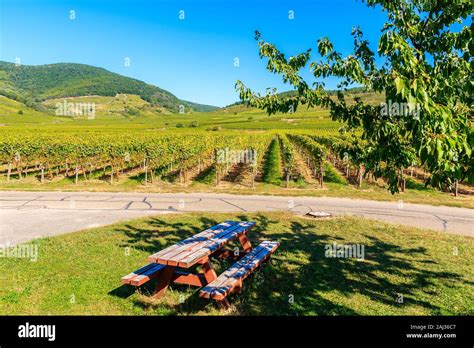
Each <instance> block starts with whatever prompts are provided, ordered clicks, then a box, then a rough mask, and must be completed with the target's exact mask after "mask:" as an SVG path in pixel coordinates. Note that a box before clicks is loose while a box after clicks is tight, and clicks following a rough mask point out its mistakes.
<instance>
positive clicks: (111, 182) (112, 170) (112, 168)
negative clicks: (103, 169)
mask: <svg viewBox="0 0 474 348" xmlns="http://www.w3.org/2000/svg"><path fill="white" fill-rule="evenodd" d="M110 170H111V172H110V184H111V185H112V184H113V183H114V166H110Z"/></svg>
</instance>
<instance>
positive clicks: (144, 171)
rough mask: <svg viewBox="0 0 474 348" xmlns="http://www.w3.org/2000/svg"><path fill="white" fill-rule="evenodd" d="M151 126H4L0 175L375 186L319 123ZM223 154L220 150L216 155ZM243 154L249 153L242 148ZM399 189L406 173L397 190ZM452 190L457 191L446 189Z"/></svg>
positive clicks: (418, 171)
mask: <svg viewBox="0 0 474 348" xmlns="http://www.w3.org/2000/svg"><path fill="white" fill-rule="evenodd" d="M314 134H315V132H311V133H305V132H304V131H299V132H289V133H288V132H284V131H273V132H271V131H266V132H254V131H247V132H243V131H241V132H234V131H223V132H204V131H196V132H192V133H191V132H173V133H171V132H153V131H144V130H137V129H135V130H133V131H129V132H123V131H121V130H119V129H115V130H110V131H103V130H101V131H93V130H90V131H68V132H60V136H59V135H58V132H56V131H53V130H47V129H46V130H41V131H31V130H21V131H19V130H15V131H14V132H13V131H4V132H3V133H2V138H1V140H0V175H1V177H2V179H1V180H2V181H1V182H2V183H3V184H8V183H13V182H16V183H21V182H25V180H29V182H31V181H33V182H36V183H37V184H40V185H42V184H47V183H50V182H57V181H60V180H63V181H66V182H68V183H69V184H76V185H77V184H80V183H82V184H87V183H88V182H90V181H91V180H94V181H96V182H97V181H98V182H102V183H107V184H108V185H115V184H117V183H120V182H121V181H122V180H123V179H124V178H129V179H133V180H134V181H135V182H136V183H137V184H138V185H140V186H142V187H153V186H157V185H158V186H159V185H160V184H162V183H169V184H172V185H178V186H187V185H190V184H192V183H203V184H206V185H208V186H214V187H219V186H222V185H223V184H226V183H227V184H231V185H234V186H242V187H247V188H255V185H256V184H257V185H258V184H260V183H261V184H268V185H271V186H277V187H281V188H298V187H305V188H310V189H324V188H326V183H332V184H338V185H341V186H348V185H349V186H352V187H354V188H361V187H362V185H363V183H364V184H365V185H366V186H367V185H369V186H370V185H374V187H375V186H376V185H379V186H380V183H381V181H382V183H383V179H382V180H380V179H378V180H376V179H375V178H374V175H373V174H374V173H373V170H369V169H368V168H366V167H365V166H364V155H363V154H364V151H363V143H362V142H361V141H360V140H358V139H355V140H354V139H351V138H348V137H343V136H340V135H333V134H325V133H324V131H322V132H319V133H316V134H318V135H314ZM223 154H225V156H223ZM241 154H245V155H246V156H247V155H249V154H251V155H252V156H251V157H252V158H250V157H248V156H247V157H246V156H243V157H242V156H240V155H241ZM403 174H404V175H406V177H409V178H410V179H409V180H410V185H409V186H410V187H414V186H415V185H416V184H418V185H421V183H422V181H423V180H424V179H426V177H427V176H429V173H427V172H426V170H425V169H424V168H422V167H418V166H413V167H410V168H407V169H406V170H405V171H404V173H403ZM406 189H407V184H406V180H405V179H403V181H401V182H400V190H401V191H402V192H404V191H405V190H406ZM453 194H454V195H456V194H457V192H456V191H453Z"/></svg>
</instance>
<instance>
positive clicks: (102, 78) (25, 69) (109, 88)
mask: <svg viewBox="0 0 474 348" xmlns="http://www.w3.org/2000/svg"><path fill="white" fill-rule="evenodd" d="M117 94H134V95H137V96H139V97H140V98H142V99H143V100H145V101H147V102H149V103H150V104H151V105H153V106H160V107H164V108H166V109H168V110H170V111H173V112H176V111H179V109H180V105H184V107H185V109H186V111H187V112H188V111H198V112H200V111H212V110H215V109H217V107H214V106H210V105H202V104H197V103H192V102H188V101H184V100H181V99H179V98H177V97H176V96H175V95H173V94H172V93H170V92H168V91H166V90H164V89H161V88H159V87H156V86H153V85H150V84H147V83H145V82H142V81H140V80H136V79H133V78H130V77H125V76H122V75H119V74H116V73H113V72H110V71H108V70H105V69H102V68H97V67H93V66H90V65H84V64H72V63H58V64H48V65H37V66H32V65H20V66H16V65H15V64H13V63H8V62H0V95H4V96H6V97H8V98H10V99H14V100H17V101H20V102H22V103H24V104H25V105H27V106H30V107H33V108H35V109H37V110H43V109H42V106H41V104H40V102H42V101H45V100H48V99H53V98H63V97H79V96H89V95H95V96H108V97H113V96H115V95H117Z"/></svg>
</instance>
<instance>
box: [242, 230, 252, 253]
mask: <svg viewBox="0 0 474 348" xmlns="http://www.w3.org/2000/svg"><path fill="white" fill-rule="evenodd" d="M239 242H240V244H241V245H242V248H244V252H246V253H248V252H249V251H251V250H252V243H250V240H249V239H248V238H247V235H246V234H245V233H244V234H241V235H240V236H239Z"/></svg>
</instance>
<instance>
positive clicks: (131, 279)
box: [122, 263, 165, 286]
mask: <svg viewBox="0 0 474 348" xmlns="http://www.w3.org/2000/svg"><path fill="white" fill-rule="evenodd" d="M164 268H165V266H164V265H160V264H159V263H150V264H148V265H146V266H144V267H142V268H140V269H139V270H136V271H133V272H132V273H130V274H127V275H126V276H125V277H122V284H129V285H133V286H140V285H143V284H145V283H146V282H148V281H150V280H151V279H154V278H157V277H158V276H159V275H160V273H161V271H162V270H163V269H164Z"/></svg>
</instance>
